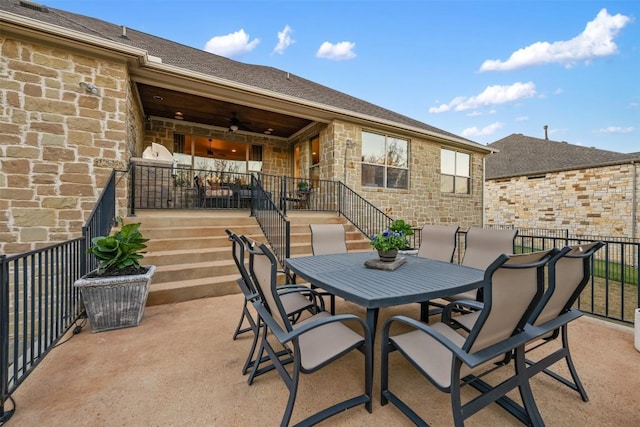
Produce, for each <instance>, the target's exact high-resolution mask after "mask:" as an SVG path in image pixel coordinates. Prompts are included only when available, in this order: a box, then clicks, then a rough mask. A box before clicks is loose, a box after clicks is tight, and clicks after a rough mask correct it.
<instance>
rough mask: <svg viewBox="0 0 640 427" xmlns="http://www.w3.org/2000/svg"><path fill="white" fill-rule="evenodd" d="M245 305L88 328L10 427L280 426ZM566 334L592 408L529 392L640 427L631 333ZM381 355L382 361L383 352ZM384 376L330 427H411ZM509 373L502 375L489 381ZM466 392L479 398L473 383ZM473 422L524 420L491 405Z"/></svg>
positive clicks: (543, 405)
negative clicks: (253, 362) (369, 396)
mask: <svg viewBox="0 0 640 427" xmlns="http://www.w3.org/2000/svg"><path fill="white" fill-rule="evenodd" d="M241 305H242V296H241V295H239V294H237V295H229V296H224V297H217V298H207V299H200V300H194V301H189V302H183V303H177V304H169V305H158V306H150V307H147V309H146V312H145V316H144V318H143V320H142V323H141V324H140V326H138V327H136V328H129V329H121V330H116V331H109V332H101V333H91V332H90V327H89V325H86V326H85V328H84V329H83V331H82V332H81V333H80V334H78V335H75V336H72V337H71V339H70V340H69V341H67V342H65V343H64V344H62V345H60V346H59V347H57V348H55V349H53V350H52V351H51V353H50V354H49V355H47V356H46V358H45V359H44V360H43V361H42V362H41V363H40V365H39V366H38V367H37V368H36V369H35V371H34V372H33V373H32V374H31V375H30V376H29V377H28V378H27V379H26V381H25V382H24V383H23V384H22V385H21V386H20V387H19V388H18V390H17V391H16V392H15V393H14V394H13V398H14V399H15V401H16V405H17V409H16V412H15V414H14V416H13V418H11V420H10V421H9V422H8V423H7V424H6V425H7V426H16V427H18V426H44V425H46V426H68V425H73V426H78V427H79V426H92V427H99V426H276V425H279V423H280V419H281V416H282V412H283V410H284V407H285V404H286V398H287V391H286V387H285V386H284V383H283V382H282V380H281V379H280V377H279V376H278V375H277V374H276V373H275V372H270V373H268V374H265V375H263V376H261V377H258V378H257V379H256V381H255V382H254V384H253V385H251V386H249V385H247V383H246V377H245V376H242V375H241V373H240V370H241V367H242V364H243V362H244V358H245V356H246V352H247V350H248V347H249V344H250V337H249V336H248V334H245V335H244V336H242V338H239V339H238V340H237V341H232V339H231V336H232V333H233V330H234V328H235V325H236V322H237V320H238V317H239V314H240V309H241ZM337 311H338V312H339V313H346V312H351V313H355V314H358V315H364V310H363V309H362V308H360V307H357V306H354V305H352V304H350V303H346V302H344V301H339V304H338V309H337ZM399 313H403V314H407V315H410V316H417V315H418V306H417V305H416V304H413V305H407V306H401V307H394V308H392V309H385V310H382V311H381V313H380V321H381V322H382V321H384V319H386V318H387V317H389V316H391V315H395V314H399ZM569 335H570V340H571V346H572V354H573V356H574V361H575V364H576V366H577V369H578V371H579V373H580V375H581V378H582V381H583V383H584V386H585V387H586V389H587V392H588V393H589V397H590V400H589V402H587V403H585V402H583V401H582V400H581V399H580V397H579V395H578V393H576V392H574V391H572V390H569V389H568V388H566V387H564V386H560V385H559V383H557V382H556V381H554V380H551V379H550V378H549V377H547V376H545V375H538V376H536V377H535V378H534V379H532V381H531V383H532V388H533V391H534V394H535V397H536V401H537V403H538V407H539V409H540V412H541V414H542V416H543V418H544V420H545V421H546V423H547V425H548V426H576V425H582V426H637V425H640V352H638V351H636V350H635V348H634V346H633V330H632V328H630V327H624V326H618V325H613V324H610V323H605V322H603V321H601V320H597V319H592V318H588V317H586V316H584V317H582V318H581V319H578V320H577V321H576V322H574V323H573V324H572V325H571V326H570V333H569ZM554 345H555V344H554ZM536 351H540V350H536ZM546 351H547V350H544V352H546ZM394 356H397V355H394ZM375 358H376V363H377V362H378V361H379V359H380V357H379V352H378V349H376V353H375ZM391 359H392V360H391V363H392V366H391V374H392V377H391V381H390V384H391V387H392V389H393V390H394V391H396V392H398V394H400V396H401V397H403V398H406V399H407V402H408V403H409V404H410V405H412V406H413V407H414V409H416V410H417V412H418V413H419V414H420V415H421V416H422V417H423V418H425V419H426V420H427V421H428V422H429V423H430V424H431V425H433V426H447V425H451V423H452V417H451V410H450V401H449V395H447V394H444V393H441V392H439V391H437V390H436V389H435V388H434V387H433V386H431V384H430V383H428V382H427V381H426V380H424V379H423V378H421V377H420V376H419V375H416V374H415V371H414V370H413V369H410V368H409V366H408V365H407V364H406V363H405V362H404V361H403V360H402V359H401V358H400V357H392V358H391ZM362 365H363V363H362V356H361V355H360V354H358V353H357V352H354V353H352V354H350V355H348V356H347V357H345V358H343V359H341V360H339V361H338V362H336V363H334V364H332V365H330V366H329V367H326V368H324V369H322V370H321V371H320V372H318V373H316V374H313V375H310V376H309V375H307V376H304V377H303V379H302V381H301V385H300V389H299V393H298V399H297V403H296V407H295V409H294V413H293V419H292V421H293V422H296V421H298V420H301V419H302V418H304V417H305V416H307V415H308V414H309V413H311V412H315V411H316V410H318V409H319V408H321V407H325V406H328V405H329V404H331V403H333V402H335V400H336V399H339V398H340V397H341V396H345V397H346V396H347V395H349V396H350V395H353V394H355V392H358V391H359V390H361V387H362V381H363V379H362V378H363V374H362V372H363V366H362ZM562 368H564V366H563V367H562ZM562 370H563V371H564V369H562ZM379 375H380V372H379V368H378V366H376V370H375V376H376V378H375V381H374V395H373V400H374V403H373V413H372V414H369V413H367V412H366V410H365V409H364V407H362V406H360V407H357V408H354V409H352V410H349V411H347V412H345V413H343V414H340V415H338V416H335V417H333V418H330V419H329V420H328V421H325V422H324V423H323V425H331V426H404V425H412V424H411V423H410V422H409V421H408V419H407V418H405V417H404V416H403V415H402V414H401V413H400V412H399V411H398V410H397V409H396V408H395V407H394V406H392V405H391V404H389V405H386V406H384V407H382V406H380V398H379V393H380V391H379V390H380V386H379V381H378V380H379ZM501 375H502V370H498V371H497V372H494V373H492V374H490V375H489V377H488V378H489V379H492V378H498V377H499V376H501ZM516 394H517V393H516ZM464 395H465V396H472V395H474V391H473V390H472V389H470V388H469V387H465V393H464ZM10 406H11V403H10V402H8V403H7V409H9V408H10ZM467 425H469V426H488V425H491V426H511V425H518V422H517V421H516V420H515V419H514V418H512V417H511V416H510V415H508V414H506V413H505V412H504V411H503V410H502V409H501V408H499V407H498V406H496V405H492V406H490V407H488V408H486V409H484V410H482V411H480V412H479V413H477V414H476V415H474V416H472V417H471V418H470V419H469V420H468V421H467Z"/></svg>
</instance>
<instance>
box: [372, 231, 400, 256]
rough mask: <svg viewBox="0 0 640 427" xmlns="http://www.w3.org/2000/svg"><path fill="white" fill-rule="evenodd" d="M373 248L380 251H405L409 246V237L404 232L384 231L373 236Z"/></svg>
mask: <svg viewBox="0 0 640 427" xmlns="http://www.w3.org/2000/svg"><path fill="white" fill-rule="evenodd" d="M370 243H371V246H373V247H374V248H375V249H377V250H380V251H388V250H389V249H403V248H405V247H406V246H407V244H408V242H407V236H405V235H404V233H403V232H402V231H393V230H384V231H381V232H379V233H378V234H374V235H373V236H371V242H370Z"/></svg>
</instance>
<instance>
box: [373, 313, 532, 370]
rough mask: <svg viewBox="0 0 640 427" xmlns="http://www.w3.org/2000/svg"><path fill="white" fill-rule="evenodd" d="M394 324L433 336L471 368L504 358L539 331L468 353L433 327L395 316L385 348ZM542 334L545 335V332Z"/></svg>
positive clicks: (387, 327) (384, 340)
mask: <svg viewBox="0 0 640 427" xmlns="http://www.w3.org/2000/svg"><path fill="white" fill-rule="evenodd" d="M393 322H401V323H404V324H406V325H409V326H411V327H413V328H415V329H418V330H420V331H422V332H424V333H425V334H427V335H429V336H431V337H432V338H433V339H435V340H436V341H438V342H439V343H440V344H442V345H443V346H445V347H446V348H447V349H448V350H449V351H451V352H452V353H453V354H454V355H455V357H457V358H458V359H460V360H461V361H462V363H464V364H465V365H467V366H469V367H471V368H474V367H476V366H478V365H481V364H482V363H485V362H487V361H489V360H491V359H493V358H496V357H498V356H503V355H504V354H505V353H508V352H510V351H511V350H512V349H514V348H516V347H519V346H523V345H524V344H526V343H527V342H529V341H531V340H532V339H534V338H535V334H536V333H537V331H528V330H526V329H525V331H524V332H521V333H518V334H516V335H514V336H512V337H510V338H508V339H506V340H504V341H501V342H499V343H497V344H494V345H492V346H489V347H487V348H485V349H482V350H480V351H478V352H476V353H468V352H467V351H465V350H464V349H463V348H462V347H460V346H458V345H457V344H456V343H454V342H453V341H451V340H450V339H449V338H447V337H446V336H444V335H443V334H441V333H440V332H438V331H437V330H435V329H433V328H432V327H431V326H429V325H427V324H425V323H422V322H420V321H417V320H415V319H411V318H409V317H406V316H394V317H392V318H390V319H388V320H387V321H386V322H385V324H384V328H383V331H382V345H383V346H387V345H388V342H389V330H390V328H391V324H392V323H393ZM542 334H544V332H543V333H542Z"/></svg>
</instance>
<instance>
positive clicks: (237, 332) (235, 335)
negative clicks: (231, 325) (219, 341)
mask: <svg viewBox="0 0 640 427" xmlns="http://www.w3.org/2000/svg"><path fill="white" fill-rule="evenodd" d="M245 318H247V300H245V301H244V306H243V307H242V315H241V316H240V321H239V322H238V326H236V330H235V332H234V333H233V340H234V341H235V340H236V338H238V335H241V334H244V333H245V332H249V331H252V330H253V328H252V327H251V326H248V327H246V328H242V324H243V323H244V319H245ZM247 320H248V318H247Z"/></svg>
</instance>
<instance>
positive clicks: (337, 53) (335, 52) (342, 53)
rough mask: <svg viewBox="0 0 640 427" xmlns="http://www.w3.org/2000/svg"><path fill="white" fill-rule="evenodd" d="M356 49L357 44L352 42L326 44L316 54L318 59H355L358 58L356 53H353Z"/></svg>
mask: <svg viewBox="0 0 640 427" xmlns="http://www.w3.org/2000/svg"><path fill="white" fill-rule="evenodd" d="M355 47H356V44H355V43H352V42H340V43H336V44H333V43H329V42H324V43H322V45H321V46H320V49H318V51H317V52H316V57H318V58H326V59H333V60H334V61H343V60H345V59H353V58H355V57H356V54H355V52H353V49H355Z"/></svg>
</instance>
